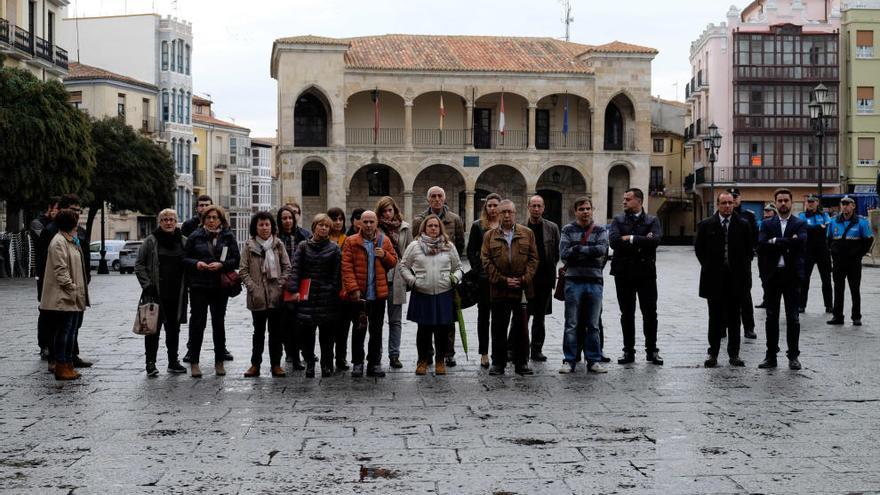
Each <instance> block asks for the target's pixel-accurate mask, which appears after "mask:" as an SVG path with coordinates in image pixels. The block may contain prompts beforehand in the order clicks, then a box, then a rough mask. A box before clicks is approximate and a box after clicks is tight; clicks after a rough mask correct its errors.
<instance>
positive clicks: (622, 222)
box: [608, 211, 662, 280]
mask: <svg viewBox="0 0 880 495" xmlns="http://www.w3.org/2000/svg"><path fill="white" fill-rule="evenodd" d="M648 234H653V236H652V237H648ZM628 235H629V236H632V240H629V241H624V240H623V237H624V236H628ZM661 235H662V230H661V228H660V220H659V219H658V218H657V217H655V216H653V215H648V212H646V211H642V213H641V214H640V215H638V216H637V217H635V218H633V217H632V216H631V215H627V214H623V215H617V216H615V217H614V220H612V221H611V225H610V226H609V228H608V242H609V243H610V245H611V249H613V250H614V258H612V259H611V274H612V275H614V276H615V277H621V278H622V279H624V280H652V279H656V278H657V246H659V245H660V237H661Z"/></svg>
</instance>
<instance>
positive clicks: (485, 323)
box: [467, 193, 501, 368]
mask: <svg viewBox="0 0 880 495" xmlns="http://www.w3.org/2000/svg"><path fill="white" fill-rule="evenodd" d="M500 203H501V196H500V195H499V194H496V193H490V194H489V195H488V196H486V199H485V200H484V202H483V210H482V212H481V213H480V219H479V220H475V221H474V223H473V224H471V233H470V237H469V238H468V244H467V258H468V262H469V263H470V265H471V270H472V271H476V272H477V274H478V275H479V280H480V300H479V301H478V302H477V340H478V341H479V347H480V366H482V367H483V368H488V367H489V335H490V333H489V321H490V319H489V317H490V316H491V313H492V308H491V305H490V302H489V279H488V278H486V272H485V271H484V270H483V261H482V260H481V259H480V249H481V248H482V247H483V235H485V233H486V232H488V231H490V230H492V229H494V228H496V227H498V222H499V221H500V220H499V218H498V212H497V210H498V205H499V204H500Z"/></svg>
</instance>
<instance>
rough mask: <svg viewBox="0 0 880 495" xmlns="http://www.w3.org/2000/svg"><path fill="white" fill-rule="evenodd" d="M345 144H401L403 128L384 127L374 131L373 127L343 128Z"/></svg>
mask: <svg viewBox="0 0 880 495" xmlns="http://www.w3.org/2000/svg"><path fill="white" fill-rule="evenodd" d="M345 144H348V145H369V146H395V145H398V146H402V145H403V129H402V128H385V129H381V128H380V129H379V132H376V131H375V130H374V129H373V128H371V127H367V128H357V127H347V128H346V129H345Z"/></svg>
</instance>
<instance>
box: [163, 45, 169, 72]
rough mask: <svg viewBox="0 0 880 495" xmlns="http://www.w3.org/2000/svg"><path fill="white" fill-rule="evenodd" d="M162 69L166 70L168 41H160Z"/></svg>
mask: <svg viewBox="0 0 880 495" xmlns="http://www.w3.org/2000/svg"><path fill="white" fill-rule="evenodd" d="M162 70H168V42H167V41H163V42H162Z"/></svg>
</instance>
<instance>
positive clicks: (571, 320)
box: [562, 280, 602, 365]
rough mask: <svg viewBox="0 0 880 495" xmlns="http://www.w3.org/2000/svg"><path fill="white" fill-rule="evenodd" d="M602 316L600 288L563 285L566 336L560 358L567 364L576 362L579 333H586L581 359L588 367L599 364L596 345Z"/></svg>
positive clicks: (572, 283) (585, 284)
mask: <svg viewBox="0 0 880 495" xmlns="http://www.w3.org/2000/svg"><path fill="white" fill-rule="evenodd" d="M601 315H602V285H601V284H596V283H591V282H579V281H576V280H566V282H565V334H564V336H563V339H562V355H563V359H564V361H565V362H566V363H568V364H572V365H573V364H574V363H575V362H577V359H578V329H581V332H585V333H586V336H585V338H584V357H585V358H586V359H587V363H589V364H592V363H598V362H599V361H601V360H602V345H601V343H600V341H599V317H600V316H601Z"/></svg>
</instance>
